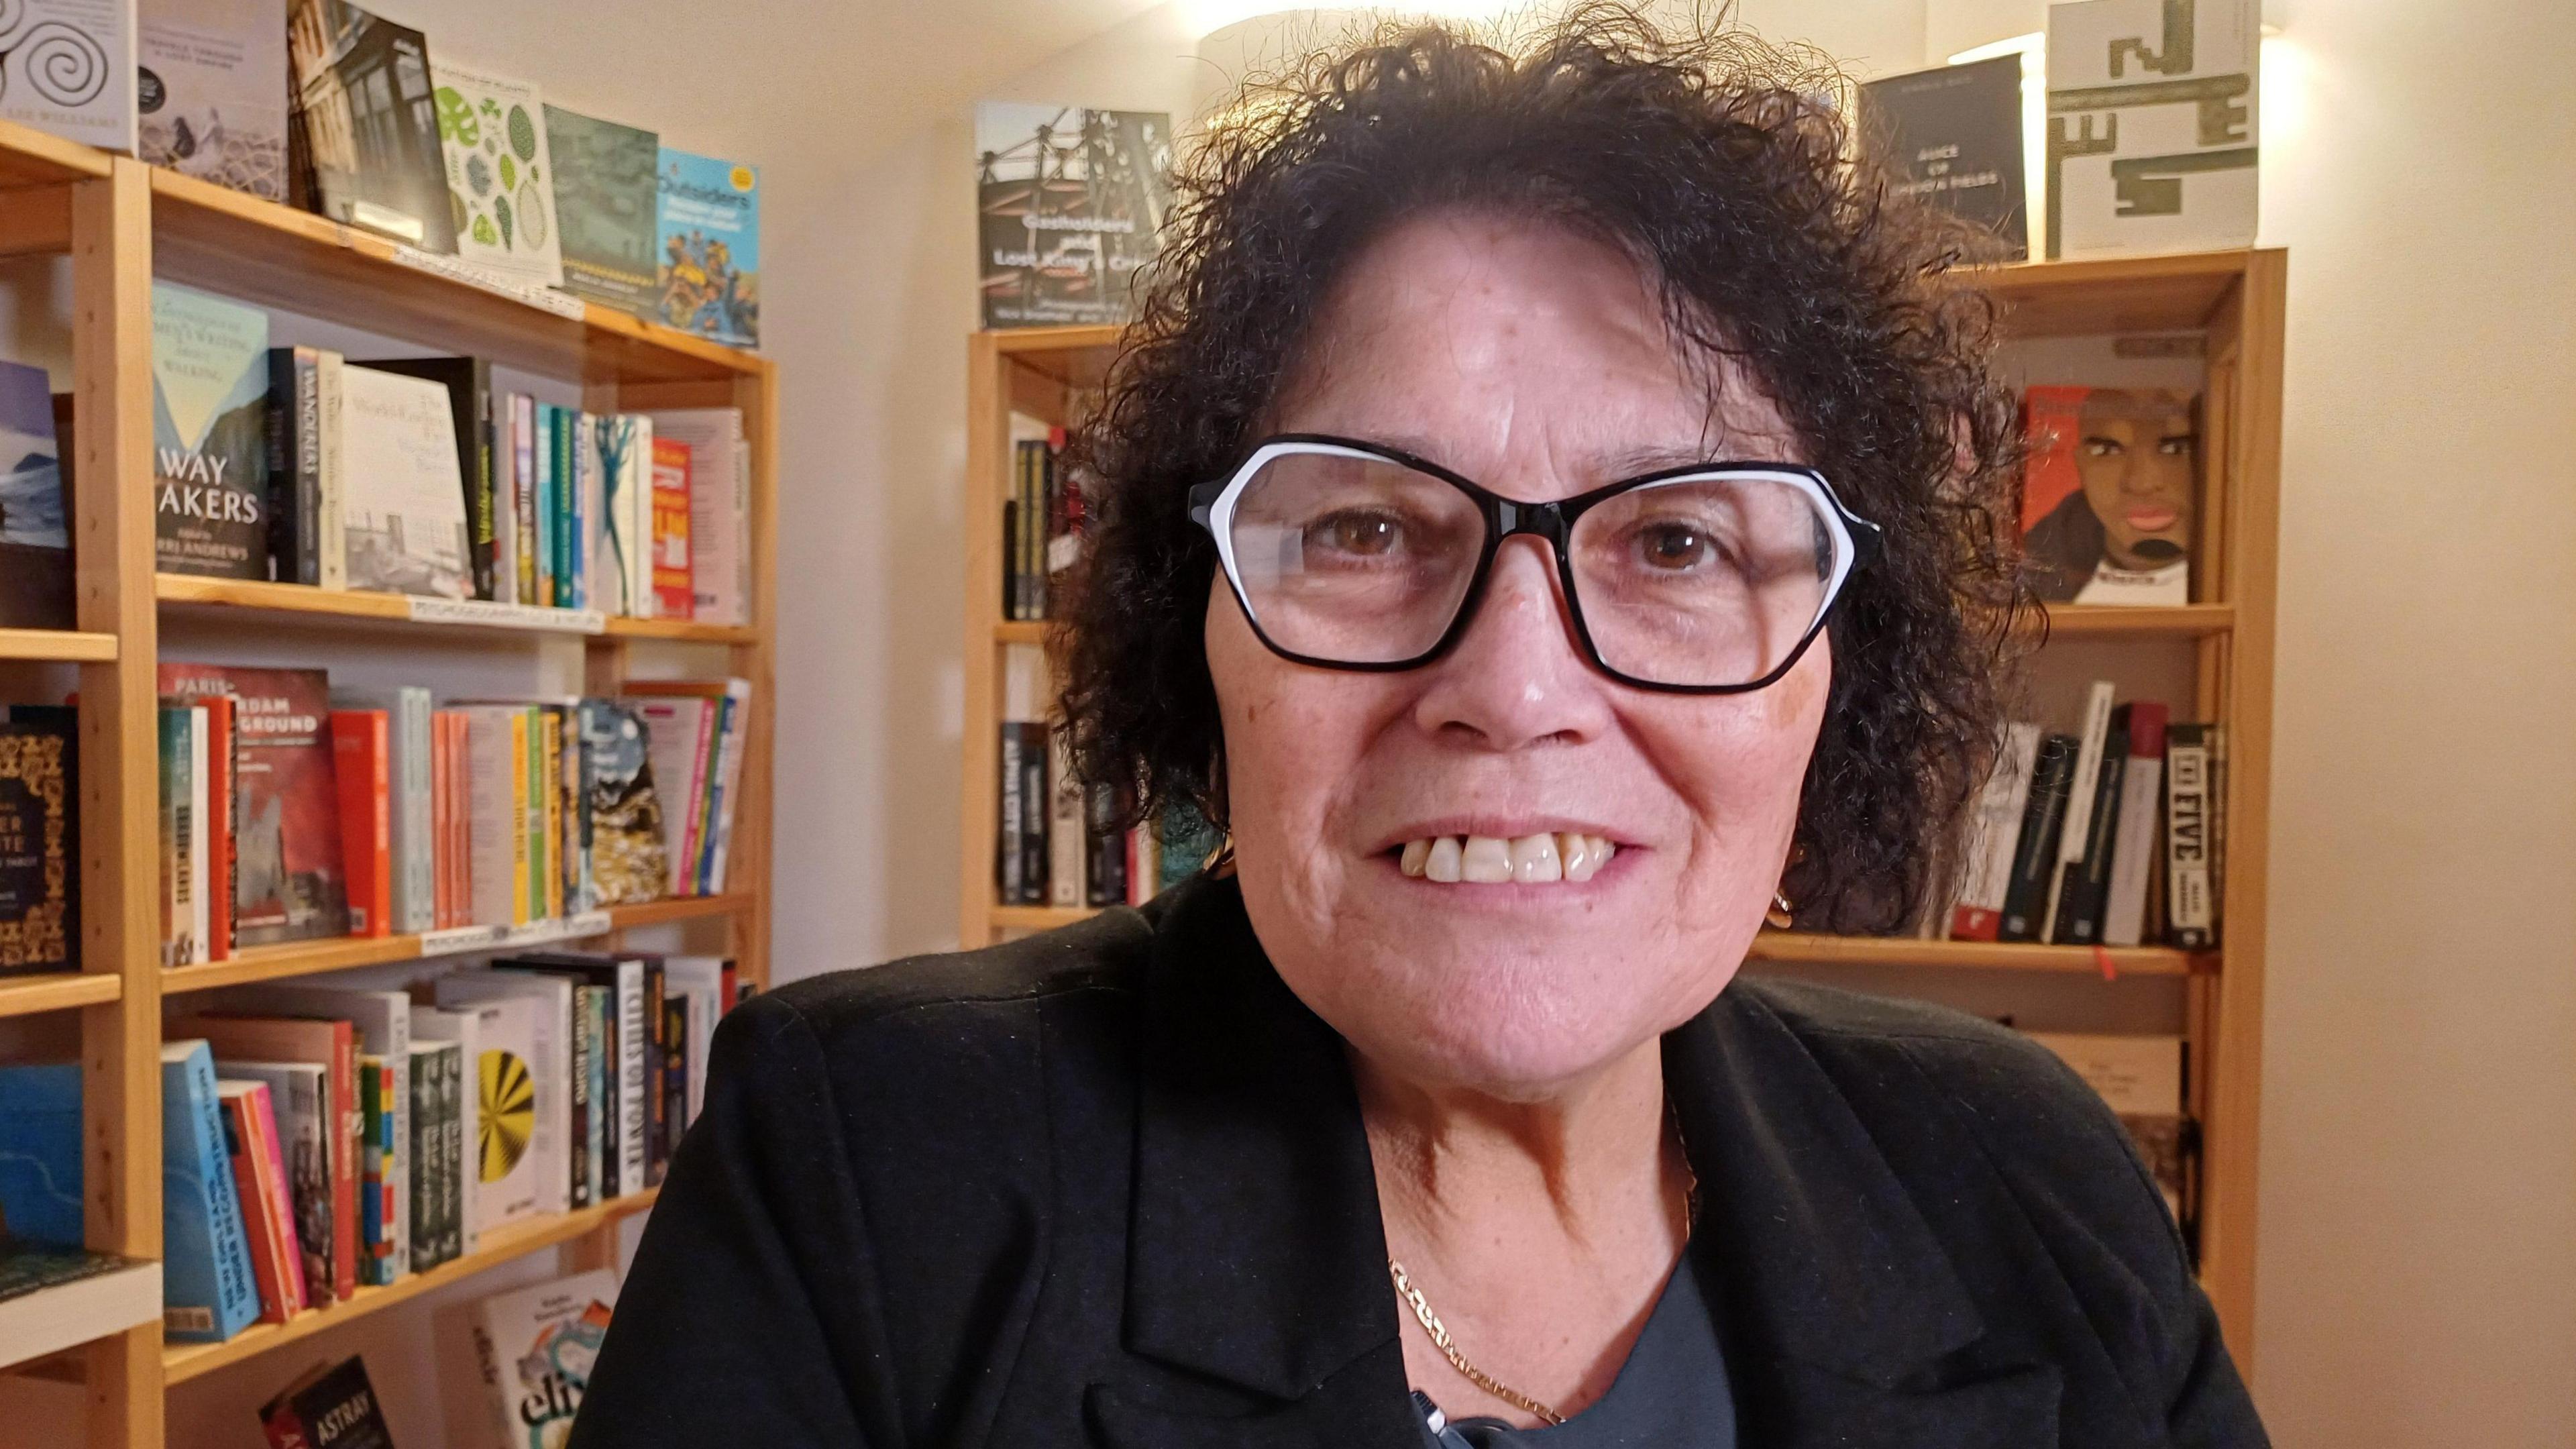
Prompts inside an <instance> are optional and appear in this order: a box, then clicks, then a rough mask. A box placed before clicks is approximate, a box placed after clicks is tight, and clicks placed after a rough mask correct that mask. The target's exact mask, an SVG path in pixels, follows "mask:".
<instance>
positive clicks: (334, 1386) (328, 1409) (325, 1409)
mask: <svg viewBox="0 0 2576 1449" xmlns="http://www.w3.org/2000/svg"><path fill="white" fill-rule="evenodd" d="M259 1423H260V1428H261V1429H263V1430H264V1431H266V1433H267V1435H268V1443H269V1449H394V1436H393V1431H392V1430H391V1429H390V1428H388V1427H386V1425H385V1412H384V1406H383V1405H382V1404H380V1403H378V1402H377V1400H376V1389H375V1385H373V1384H371V1383H369V1382H368V1381H367V1364H366V1360H364V1359H358V1358H352V1359H349V1360H348V1361H346V1362H344V1363H341V1364H337V1365H333V1366H325V1365H322V1364H316V1365H314V1366H313V1367H312V1369H310V1370H309V1371H307V1372H306V1373H305V1374H304V1375H303V1376H302V1377H300V1378H298V1379H296V1380H295V1381H294V1382H292V1383H290V1384H288V1385H287V1386H286V1387H285V1388H284V1389H282V1390H280V1391H279V1393H278V1394H277V1396H276V1397H275V1398H272V1399H270V1400H269V1401H268V1402H267V1403H265V1404H262V1405H261V1406H260V1409H259Z"/></svg>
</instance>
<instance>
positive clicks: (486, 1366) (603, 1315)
mask: <svg viewBox="0 0 2576 1449" xmlns="http://www.w3.org/2000/svg"><path fill="white" fill-rule="evenodd" d="M616 1304H617V1275H616V1274H615V1273H614V1272H612V1271H610V1270H609V1269H606V1268H593V1269H591V1270H590V1271H589V1272H587V1273H577V1274H574V1275H573V1276H571V1277H569V1278H558V1279H556V1280H554V1281H553V1282H550V1283H539V1284H537V1285H535V1286H534V1287H529V1288H518V1289H513V1290H512V1291H510V1292H507V1293H496V1294H493V1295H492V1296H491V1297H489V1298H486V1299H484V1300H482V1301H481V1302H479V1303H477V1304H475V1305H474V1314H473V1325H472V1326H473V1334H474V1357H475V1360H476V1367H477V1369H478V1371H479V1372H480V1374H481V1376H482V1380H483V1389H484V1397H485V1400H486V1402H487V1403H488V1404H489V1406H490V1410H491V1413H490V1422H489V1423H488V1424H486V1425H485V1432H484V1434H483V1435H482V1436H481V1439H480V1442H482V1443H485V1444H488V1445H490V1446H491V1449H561V1446H562V1444H563V1443H564V1441H565V1439H566V1438H567V1437H568V1436H570V1434H571V1433H572V1420H573V1415H574V1414H575V1413H576V1412H577V1411H578V1410H579V1409H580V1408H581V1400H582V1395H583V1394H584V1393H585V1392H586V1391H587V1390H588V1389H589V1387H590V1369H591V1365H592V1364H593V1363H594V1362H596V1361H597V1360H598V1357H599V1346H600V1343H601V1342H602V1341H603V1340H604V1339H606V1338H607V1336H608V1322H609V1317H610V1315H611V1313H612V1312H613V1311H614V1310H615V1308H616Z"/></svg>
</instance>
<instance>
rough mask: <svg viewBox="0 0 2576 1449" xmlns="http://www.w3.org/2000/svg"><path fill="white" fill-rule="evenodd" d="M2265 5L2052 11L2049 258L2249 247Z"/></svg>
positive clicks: (2152, 0)
mask: <svg viewBox="0 0 2576 1449" xmlns="http://www.w3.org/2000/svg"><path fill="white" fill-rule="evenodd" d="M2262 21H2263V11H2262V5H2261V3H2260V0H2073V3H2064V4H2056V5H2051V6H2049V7H2048V183H2047V187H2046V190H2047V199H2048V255H2049V258H2050V259H2051V260H2056V259H2057V258H2060V257H2070V258H2071V257H2086V256H2101V255H2105V254H2108V253H2115V252H2178V251H2203V250H2212V249H2216V248H2221V247H2246V246H2252V245H2253V244H2254V218H2255V201H2256V186H2255V163H2256V160H2257V156H2258V151H2257V148H2256V145H2255V136H2256V123H2257V116H2256V110H2255V80H2256V76H2257V73H2258V69H2259V61H2260V46H2261V41H2262V35H2261V27H2262Z"/></svg>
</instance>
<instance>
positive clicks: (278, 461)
mask: <svg viewBox="0 0 2576 1449" xmlns="http://www.w3.org/2000/svg"><path fill="white" fill-rule="evenodd" d="M266 422H267V425H268V498H269V515H268V552H269V577H271V578H273V579H275V580H276V581H278V582H279V583H285V584H319V583H321V582H322V555H321V538H320V534H319V528H318V525H319V522H320V520H319V514H320V511H321V506H322V497H321V493H322V378H321V363H320V361H319V359H318V358H316V357H315V355H314V353H313V350H312V349H311V348H307V347H272V348H270V349H269V352H268V414H267V418H266Z"/></svg>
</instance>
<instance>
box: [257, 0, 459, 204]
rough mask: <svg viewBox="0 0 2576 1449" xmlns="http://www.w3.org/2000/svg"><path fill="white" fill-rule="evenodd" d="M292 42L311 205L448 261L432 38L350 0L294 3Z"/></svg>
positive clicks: (289, 26)
mask: <svg viewBox="0 0 2576 1449" xmlns="http://www.w3.org/2000/svg"><path fill="white" fill-rule="evenodd" d="M286 39H287V46H286V50H287V61H288V65H289V68H290V69H289V75H290V83H291V84H292V86H293V87H294V90H295V103H296V108H297V114H298V116H299V117H300V118H301V127H300V129H301V139H302V141H303V143H304V144H303V154H304V156H305V158H306V159H307V160H308V162H309V165H310V168H311V184H312V188H313V202H314V206H315V209H316V210H318V211H320V212H321V213H322V214H323V215H324V216H327V217H330V218H331V219H332V220H334V221H341V222H347V223H348V224H349V225H351V226H358V227H364V228H366V229H367V230H369V231H372V232H378V233H381V234H382V235H385V236H389V237H392V238H393V239H394V240H396V241H402V242H409V243H410V244H412V245H413V246H416V247H419V248H420V249H421V250H423V251H427V252H441V253H447V254H451V255H452V254H453V253H454V252H455V251H456V218H455V210H454V206H455V203H454V202H453V201H451V200H450V199H449V197H448V194H447V159H446V157H445V156H443V155H442V154H440V152H439V149H438V101H437V97H436V95H435V93H434V91H433V89H432V87H431V83H430V64H429V42H428V40H427V39H425V38H424V37H423V36H422V35H421V33H420V32H419V31H417V30H414V29H412V28H410V27H409V26H404V25H396V24H394V23H393V22H392V21H390V20H387V19H385V18H384V17H383V16H380V15H376V14H373V13H371V12H369V11H367V10H364V9H362V8H360V7H358V6H356V5H352V4H350V3H349V0H288V5H287V12H286ZM291 141H292V138H290V144H291Z"/></svg>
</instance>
